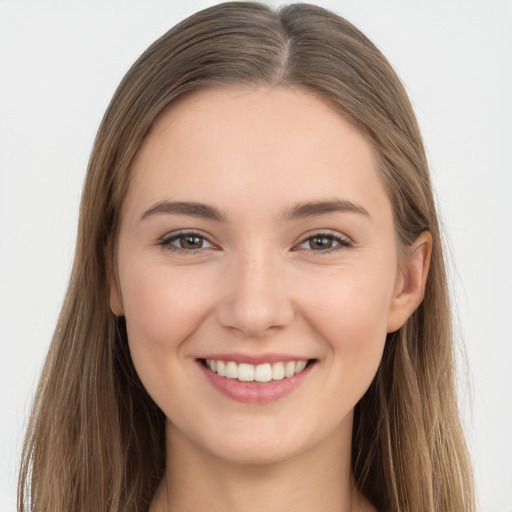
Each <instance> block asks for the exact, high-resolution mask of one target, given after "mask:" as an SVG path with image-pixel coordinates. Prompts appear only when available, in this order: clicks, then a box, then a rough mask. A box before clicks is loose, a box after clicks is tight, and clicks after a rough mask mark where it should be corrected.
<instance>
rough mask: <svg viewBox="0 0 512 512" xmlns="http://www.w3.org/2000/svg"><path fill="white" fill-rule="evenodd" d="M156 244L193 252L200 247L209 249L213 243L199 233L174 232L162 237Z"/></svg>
mask: <svg viewBox="0 0 512 512" xmlns="http://www.w3.org/2000/svg"><path fill="white" fill-rule="evenodd" d="M158 245H160V246H162V247H164V248H165V249H167V250H169V251H175V252H181V253H182V254H186V253H190V254H195V251H198V250H200V249H211V248H213V245H212V244H211V243H210V242H209V241H208V239H207V238H206V237H205V236H204V235H201V234H199V233H176V234H175V235H171V236H168V237H166V238H163V239H162V240H161V241H160V242H159V243H158Z"/></svg>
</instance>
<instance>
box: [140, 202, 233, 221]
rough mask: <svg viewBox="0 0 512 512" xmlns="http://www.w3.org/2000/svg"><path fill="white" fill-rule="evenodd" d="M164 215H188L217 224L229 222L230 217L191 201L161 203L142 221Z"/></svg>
mask: <svg viewBox="0 0 512 512" xmlns="http://www.w3.org/2000/svg"><path fill="white" fill-rule="evenodd" d="M162 213H166V214H170V215H187V216H189V217H199V218H202V219H210V220H215V221H217V222H227V221H228V216H227V215H226V214H225V213H224V212H223V211H222V210H219V209H218V208H216V207H215V206H209V205H207V204H203V203H194V202H189V201H159V202H158V203H155V204H154V205H153V206H151V208H149V209H148V210H146V211H145V212H144V213H143V214H142V215H141V218H140V220H145V219H147V218H149V217H151V216H153V215H157V214H162Z"/></svg>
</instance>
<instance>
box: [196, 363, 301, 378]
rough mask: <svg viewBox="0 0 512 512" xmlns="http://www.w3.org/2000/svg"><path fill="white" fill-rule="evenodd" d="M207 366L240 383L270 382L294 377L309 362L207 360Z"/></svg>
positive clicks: (220, 374)
mask: <svg viewBox="0 0 512 512" xmlns="http://www.w3.org/2000/svg"><path fill="white" fill-rule="evenodd" d="M204 361H205V365H206V367H207V368H209V369H210V370H211V371H212V372H214V373H216V374H217V375H218V376H219V377H226V378H227V379H237V380H239V381H240V382H270V381H272V380H282V379H286V378H290V377H293V376H294V375H297V374H299V373H301V372H302V371H304V369H305V368H306V366H307V364H308V361H278V362H275V363H272V364H271V363H263V364H258V365H254V364H249V363H236V362H234V361H221V360H215V359H205V360H204Z"/></svg>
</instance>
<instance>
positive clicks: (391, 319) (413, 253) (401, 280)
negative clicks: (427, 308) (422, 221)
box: [387, 231, 432, 333]
mask: <svg viewBox="0 0 512 512" xmlns="http://www.w3.org/2000/svg"><path fill="white" fill-rule="evenodd" d="M431 254H432V235H431V234H430V233H429V232H428V231H424V232H423V233H421V235H419V236H418V238H417V239H416V241H415V242H414V243H413V244H412V245H411V246H409V247H408V248H407V254H406V260H405V261H404V262H403V263H402V264H401V265H400V267H399V269H398V274H397V279H396V283H395V290H394V294H393V299H392V301H391V304H390V306H389V311H388V318H387V332H388V333H389V332H394V331H397V330H398V329H400V327H402V325H404V324H405V322H406V321H407V319H408V318H409V317H410V316H411V315H412V314H413V313H414V311H415V310H416V308H417V307H418V306H419V305H420V304H421V301H422V300H423V297H424V295H425V285H426V282H427V275H428V269H429V266H430V256H431Z"/></svg>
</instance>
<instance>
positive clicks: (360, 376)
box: [302, 272, 394, 406]
mask: <svg viewBox="0 0 512 512" xmlns="http://www.w3.org/2000/svg"><path fill="white" fill-rule="evenodd" d="M389 275H390V273H389V272H388V273H384V272H375V273H369V272H368V273H366V274H362V275H360V274H358V273H356V272H353V273H348V272H347V273H346V274H344V275H341V273H340V275H339V276H338V277H337V278H334V277H332V278H331V279H326V280H325V281H324V282H322V281H321V280H319V281H317V282H316V284H315V285H312V286H314V287H315V288H314V289H312V290H310V291H311V293H310V294H309V296H310V298H309V300H308V301H306V300H304V301H303V306H304V307H303V309H302V311H303V317H304V318H305V319H306V320H307V322H308V324H309V326H310V328H311V329H312V331H313V332H315V333H316V334H317V336H318V341H319V343H323V344H325V345H327V348H328V354H329V356H328V359H329V361H330V363H331V364H332V372H329V373H328V374H327V379H326V386H327V387H329V388H330V389H332V390H333V393H336V390H337V389H338V390H339V389H345V390H346V393H345V394H344V395H343V396H345V397H346V398H347V399H348V400H350V401H351V403H349V404H348V406H353V405H355V403H356V402H357V401H358V400H359V399H360V398H361V396H362V395H363V394H364V392H365V391H366V389H367V388H368V386H369V385H370V383H371V381H372V380H373V378H374V376H375V373H376V372H377V369H378V366H379V364H380V361H381V358H382V353H383V350H384V345H385V342H386V336H387V314H388V309H389V304H390V301H391V298H392V291H393V288H394V281H393V279H392V278H391V279H390V278H389V277H387V278H386V276H389ZM383 276H384V277H383ZM391 276H393V273H391ZM339 396H340V397H341V396H342V395H341V394H339Z"/></svg>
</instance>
